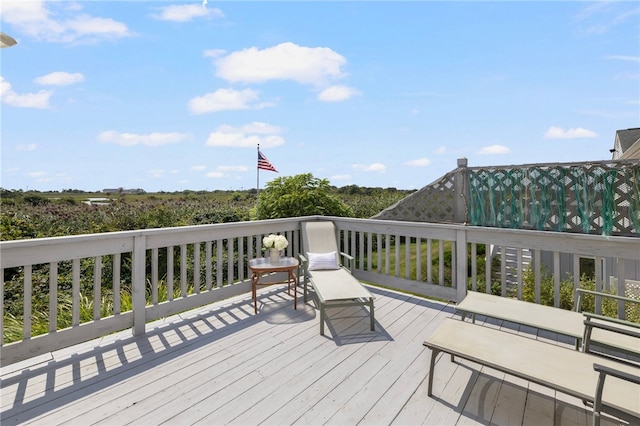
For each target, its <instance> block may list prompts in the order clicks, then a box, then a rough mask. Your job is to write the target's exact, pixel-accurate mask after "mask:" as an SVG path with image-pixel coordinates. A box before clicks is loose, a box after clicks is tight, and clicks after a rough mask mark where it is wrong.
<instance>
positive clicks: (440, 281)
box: [438, 239, 444, 285]
mask: <svg viewBox="0 0 640 426" xmlns="http://www.w3.org/2000/svg"><path fill="white" fill-rule="evenodd" d="M438 285H444V240H442V239H440V240H438Z"/></svg>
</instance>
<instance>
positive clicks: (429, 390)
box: [427, 349, 440, 396]
mask: <svg viewBox="0 0 640 426" xmlns="http://www.w3.org/2000/svg"><path fill="white" fill-rule="evenodd" d="M439 352H440V351H439V350H437V349H431V363H430V365H429V384H428V386H427V396H433V392H432V390H433V370H435V367H436V357H437V356H438V353H439Z"/></svg>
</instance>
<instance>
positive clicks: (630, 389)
mask: <svg viewBox="0 0 640 426" xmlns="http://www.w3.org/2000/svg"><path fill="white" fill-rule="evenodd" d="M424 345H425V346H426V347H428V348H429V349H431V351H432V353H431V363H430V369H429V379H428V389H427V393H428V395H429V396H432V395H433V393H432V391H433V376H434V370H435V364H436V357H437V356H438V354H439V353H440V352H444V353H448V354H451V358H452V361H453V357H455V356H457V357H460V358H463V359H466V360H469V361H473V362H476V363H478V364H481V365H484V366H487V367H491V368H494V369H496V370H499V371H502V372H504V373H507V374H511V375H513V376H516V377H520V378H522V379H525V380H528V381H531V382H534V383H538V384H540V385H543V386H546V387H549V388H551V389H555V390H557V391H559V392H562V393H565V394H568V395H571V396H574V397H577V398H580V399H582V400H583V401H586V402H591V403H593V407H594V425H598V424H599V422H600V413H601V412H605V413H610V414H612V415H614V416H616V417H619V418H622V419H625V420H628V421H631V422H632V423H633V424H637V422H638V421H640V368H639V367H635V366H632V365H628V364H624V363H621V362H618V361H615V360H611V359H607V358H602V357H600V356H596V355H593V354H590V353H584V352H579V351H574V350H570V349H568V348H566V347H562V346H558V345H553V344H550V343H546V342H543V341H539V340H534V339H531V338H528V337H523V336H521V335H516V334H512V333H507V332H504V331H500V330H497V329H494V328H491V327H484V326H480V325H476V324H473V323H470V322H467V321H460V320H457V319H453V318H445V319H444V321H443V323H442V324H441V325H440V326H439V327H438V329H437V330H436V331H435V332H434V333H433V334H432V335H431V336H429V337H428V338H427V339H426V340H425V341H424ZM596 369H597V370H596ZM605 379H606V380H605Z"/></svg>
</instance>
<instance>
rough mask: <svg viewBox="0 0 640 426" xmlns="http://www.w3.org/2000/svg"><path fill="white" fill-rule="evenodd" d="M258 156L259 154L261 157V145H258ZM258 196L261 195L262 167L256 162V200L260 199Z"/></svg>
mask: <svg viewBox="0 0 640 426" xmlns="http://www.w3.org/2000/svg"><path fill="white" fill-rule="evenodd" d="M257 154H258V155H257V157H259V156H260V144H258V152H257ZM257 157H256V158H257ZM258 195H260V165H259V164H258V162H256V199H257V198H258Z"/></svg>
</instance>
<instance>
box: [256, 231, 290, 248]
mask: <svg viewBox="0 0 640 426" xmlns="http://www.w3.org/2000/svg"><path fill="white" fill-rule="evenodd" d="M262 245H263V246H264V248H265V249H271V248H274V249H276V250H284V249H285V248H287V246H288V245H289V241H287V239H286V238H285V236H284V235H276V234H269V235H267V236H266V237H264V238H263V239H262Z"/></svg>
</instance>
